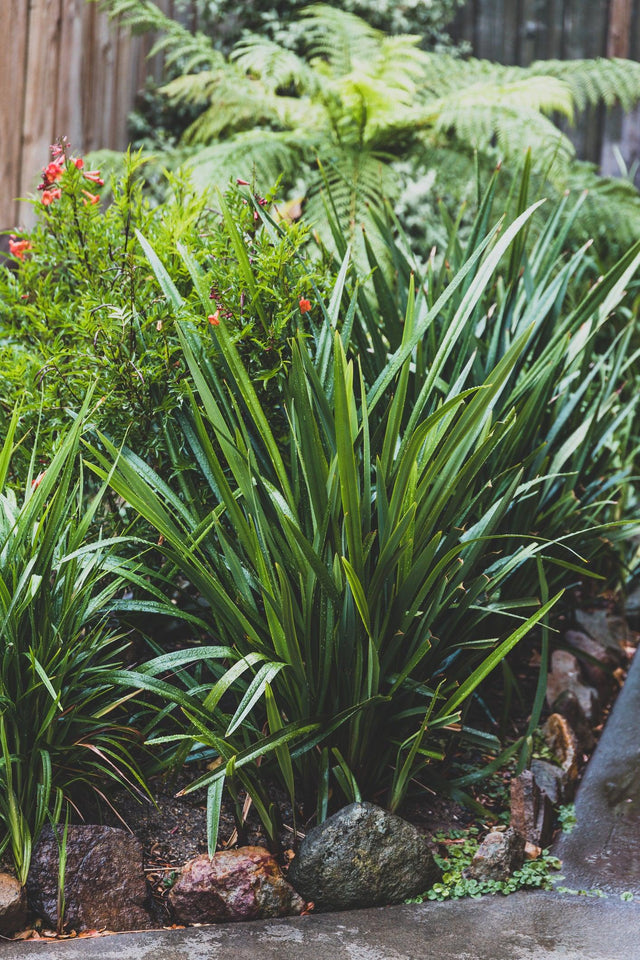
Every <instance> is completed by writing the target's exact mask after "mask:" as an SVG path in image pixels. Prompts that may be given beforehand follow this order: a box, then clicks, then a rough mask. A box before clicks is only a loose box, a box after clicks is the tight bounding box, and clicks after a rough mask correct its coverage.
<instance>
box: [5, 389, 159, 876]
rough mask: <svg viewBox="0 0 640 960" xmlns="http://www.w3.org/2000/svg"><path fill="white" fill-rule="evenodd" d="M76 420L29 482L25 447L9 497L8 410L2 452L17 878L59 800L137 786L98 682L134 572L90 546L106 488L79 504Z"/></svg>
mask: <svg viewBox="0 0 640 960" xmlns="http://www.w3.org/2000/svg"><path fill="white" fill-rule="evenodd" d="M86 412H87V411H86V408H85V410H84V411H83V413H84V414H86ZM81 422H82V421H81V419H80V418H79V419H78V420H77V421H76V423H75V425H74V426H72V427H71V428H70V429H68V431H67V433H66V435H65V436H64V438H63V439H62V441H61V443H60V445H59V448H58V450H57V452H56V453H55V455H54V456H53V458H52V459H51V461H50V462H49V463H48V464H47V466H46V469H45V470H43V471H42V472H40V473H39V474H38V476H37V477H36V476H35V472H36V470H37V466H36V463H37V459H36V448H35V445H34V447H33V454H32V457H31V464H30V467H29V471H28V474H27V478H26V481H25V484H24V490H23V491H22V492H21V493H20V494H18V495H17V494H16V493H15V492H14V491H13V490H11V489H8V487H7V477H8V474H9V471H10V468H11V459H12V454H13V451H14V437H15V431H16V429H17V425H18V416H17V413H15V414H14V416H13V418H12V420H11V423H10V426H9V430H8V434H7V438H6V440H5V443H4V446H3V448H2V450H1V451H0V618H1V619H0V647H1V656H0V746H1V751H2V756H1V760H0V788H1V789H0V826H1V828H2V829H1V832H0V848H1V849H2V850H5V849H6V848H7V847H8V848H9V851H10V853H11V856H12V858H13V863H14V866H15V870H16V874H17V876H18V878H19V879H20V881H21V883H24V882H25V880H26V876H27V873H28V870H29V862H30V858H31V849H32V844H33V843H34V842H35V841H36V839H37V837H38V834H39V832H40V830H41V829H42V827H43V826H44V824H45V823H46V822H47V821H48V820H52V821H54V822H56V821H57V819H58V817H59V815H60V811H61V808H62V805H63V803H64V802H65V801H66V802H70V801H72V800H74V799H75V800H77V798H78V796H79V795H81V794H82V793H83V792H86V790H87V789H88V788H91V789H92V790H93V791H95V793H96V795H97V796H99V797H101V798H104V797H105V795H106V796H108V795H109V793H110V792H111V790H112V789H113V786H114V784H115V785H116V786H118V787H121V786H126V787H128V788H129V789H131V790H133V791H135V792H137V793H140V794H142V793H143V791H144V789H145V787H144V783H143V780H142V778H141V774H140V771H139V769H138V763H137V761H136V759H135V756H134V755H135V754H136V753H137V752H138V750H139V747H140V746H141V736H140V734H139V732H138V731H137V730H136V729H135V728H134V727H131V726H128V725H127V714H126V712H125V711H124V709H123V707H122V704H123V700H122V692H121V691H120V692H118V691H116V689H115V688H114V687H113V686H112V685H111V684H109V682H108V681H107V680H106V679H105V678H106V676H107V673H108V671H109V670H111V669H113V668H114V667H115V666H118V665H119V664H120V663H121V662H122V658H123V655H124V650H125V648H126V647H127V646H128V641H127V639H126V635H125V634H124V633H123V632H122V628H121V626H119V624H118V623H117V621H116V620H115V619H114V618H115V616H116V611H117V609H118V598H119V597H120V596H121V594H122V588H123V586H124V585H125V584H131V583H132V582H137V583H139V584H140V583H142V576H141V575H139V565H138V564H136V563H132V562H127V561H124V560H122V561H121V560H118V559H117V558H116V557H115V555H114V547H115V546H116V542H114V541H113V540H100V539H99V540H97V541H94V542H92V543H89V542H87V532H88V529H89V526H90V524H91V520H92V517H93V516H94V514H95V512H96V511H97V510H98V508H99V505H100V501H101V498H102V493H103V492H104V491H101V492H99V493H98V494H97V495H96V496H95V497H94V498H93V499H92V500H91V502H90V503H89V504H86V503H85V502H84V498H83V482H82V476H81V474H80V475H79V474H78V472H77V471H78V460H77V454H78V444H79V438H80V434H81ZM124 606H125V607H126V604H124ZM152 606H153V604H152Z"/></svg>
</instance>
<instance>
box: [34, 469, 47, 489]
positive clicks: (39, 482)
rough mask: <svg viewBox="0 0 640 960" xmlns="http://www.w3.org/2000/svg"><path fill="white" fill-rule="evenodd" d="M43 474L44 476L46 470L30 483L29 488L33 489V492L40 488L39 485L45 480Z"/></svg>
mask: <svg viewBox="0 0 640 960" xmlns="http://www.w3.org/2000/svg"><path fill="white" fill-rule="evenodd" d="M45 474H46V470H43V471H42V473H39V474H38V476H37V477H36V478H35V480H32V481H31V486H32V487H33V489H34V490H36V489H37V488H38V487H39V486H40V484H41V483H42V481H43V480H44V478H45Z"/></svg>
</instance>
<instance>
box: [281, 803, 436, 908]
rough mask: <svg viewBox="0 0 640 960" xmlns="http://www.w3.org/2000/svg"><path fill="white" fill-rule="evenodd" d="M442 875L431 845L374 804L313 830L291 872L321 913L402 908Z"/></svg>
mask: <svg viewBox="0 0 640 960" xmlns="http://www.w3.org/2000/svg"><path fill="white" fill-rule="evenodd" d="M438 876H439V871H438V868H437V866H436V863H435V861H434V859H433V854H432V852H431V848H430V845H429V842H428V840H427V839H426V838H425V837H423V836H422V835H421V834H420V833H418V831H417V830H416V829H415V827H413V826H411V824H409V823H407V822H406V821H405V820H402V819H400V817H397V816H394V815H393V814H391V813H388V812H387V811H386V810H382V809H381V808H380V807H377V806H375V805H374V804H372V803H352V804H350V805H349V806H348V807H344V808H343V809H342V810H339V811H338V813H336V814H334V815H333V816H332V817H329V819H328V820H325V822H324V823H322V824H320V825H319V826H317V827H314V828H313V830H310V831H309V833H308V834H307V836H306V837H305V839H304V840H303V841H302V843H301V844H300V849H299V851H298V855H297V856H296V858H295V860H294V861H293V862H292V864H291V867H290V869H289V879H290V881H291V883H292V884H293V885H294V887H295V888H296V890H297V891H298V893H300V894H301V895H302V896H303V897H304V898H305V899H306V900H312V901H313V902H314V903H315V906H316V909H317V910H347V909H350V908H354V907H369V906H378V905H381V904H387V903H400V902H402V901H403V900H405V899H407V897H414V896H417V895H418V894H420V893H424V891H425V890H427V889H428V888H429V887H431V886H432V885H433V883H434V882H435V880H437V878H438Z"/></svg>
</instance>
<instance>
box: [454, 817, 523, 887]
mask: <svg viewBox="0 0 640 960" xmlns="http://www.w3.org/2000/svg"><path fill="white" fill-rule="evenodd" d="M524 843H525V841H524V837H523V836H522V835H521V834H519V833H517V832H516V831H515V830H512V829H511V828H509V829H508V830H492V831H491V833H488V834H487V836H486V837H485V838H484V840H483V841H482V843H481V844H480V846H479V847H478V849H477V851H476V853H475V854H474V857H473V860H472V861H471V863H470V865H469V866H468V867H467V869H466V870H465V876H466V877H469V878H470V879H472V880H506V879H507V878H508V877H510V876H511V874H512V873H513V872H514V870H519V869H520V867H521V866H522V864H523V863H524Z"/></svg>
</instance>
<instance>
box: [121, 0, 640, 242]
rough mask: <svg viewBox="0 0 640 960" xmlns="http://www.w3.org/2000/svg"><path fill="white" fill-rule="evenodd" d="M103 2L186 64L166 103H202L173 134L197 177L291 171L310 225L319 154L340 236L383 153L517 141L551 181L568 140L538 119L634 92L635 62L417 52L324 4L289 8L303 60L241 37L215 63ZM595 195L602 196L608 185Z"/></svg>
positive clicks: (364, 211) (374, 192) (168, 29)
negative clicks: (193, 154) (515, 60)
mask: <svg viewBox="0 0 640 960" xmlns="http://www.w3.org/2000/svg"><path fill="white" fill-rule="evenodd" d="M103 2H104V3H105V5H106V6H107V7H108V8H109V9H110V10H111V12H112V13H113V15H118V16H120V17H124V20H125V22H126V23H128V24H129V25H131V26H134V27H136V28H138V29H154V30H160V31H162V32H163V33H164V37H163V39H161V40H160V41H159V42H158V43H157V44H156V46H155V48H154V49H156V50H157V49H164V50H166V51H167V52H168V53H169V55H170V57H171V58H172V62H178V61H179V62H181V63H182V62H184V63H187V64H189V65H190V69H191V71H192V72H191V73H188V71H187V70H186V68H185V74H184V75H183V76H181V77H179V78H178V79H176V80H174V81H173V82H172V83H170V84H168V85H167V87H166V88H165V91H166V93H167V95H168V96H170V97H172V98H173V99H174V100H176V101H177V102H202V103H203V104H204V110H203V112H202V114H201V116H200V117H199V118H198V119H197V120H196V122H195V123H194V124H192V126H191V127H190V128H189V129H188V130H187V132H186V134H185V139H186V141H187V142H188V143H190V144H193V145H199V144H201V145H203V146H206V150H205V152H204V153H203V156H202V157H197V158H196V159H195V160H194V161H193V167H194V171H195V173H196V176H197V179H198V181H199V182H208V183H214V182H220V180H222V179H224V178H225V177H226V176H227V175H228V173H229V169H230V166H235V165H236V164H240V165H241V166H242V167H243V168H244V170H242V171H240V170H239V168H238V166H236V172H237V174H238V175H244V176H246V167H247V166H249V165H251V166H252V167H253V169H254V170H255V172H256V173H257V174H259V175H262V174H266V173H267V172H269V171H273V170H274V167H275V162H276V160H277V161H278V162H281V163H282V168H281V170H280V171H279V172H286V173H288V174H290V176H289V180H290V183H293V182H295V181H299V180H300V179H302V180H304V182H305V184H306V188H307V194H308V197H309V204H308V214H309V213H310V214H311V215H312V216H315V217H316V218H318V223H319V222H320V220H321V217H322V209H323V207H322V202H321V191H322V189H323V185H324V182H323V180H322V177H321V176H320V175H319V173H318V172H317V166H316V162H317V161H319V162H320V164H321V166H322V168H323V170H324V171H325V178H327V179H328V181H329V182H330V185H331V190H332V193H333V197H334V203H335V206H336V212H337V214H338V217H339V219H340V221H341V223H342V226H343V228H344V229H345V231H346V232H347V233H349V234H351V235H356V234H357V233H358V230H359V225H360V223H366V224H368V226H369V228H370V229H373V220H372V218H371V216H370V211H372V210H375V209H376V208H377V209H378V210H379V209H380V207H381V204H382V199H383V197H384V195H385V194H386V193H387V190H391V189H392V188H393V176H392V174H391V173H390V169H391V164H392V162H393V160H394V158H401V157H405V156H410V155H414V156H417V155H420V154H421V153H422V154H425V155H426V154H427V153H428V152H429V151H431V150H432V148H433V147H434V145H435V144H438V143H440V144H441V143H442V142H443V141H444V142H445V143H446V142H448V143H449V145H450V146H451V147H452V148H454V149H457V150H461V151H462V152H463V153H464V152H465V151H466V152H467V153H471V152H473V151H476V152H477V154H479V155H480V156H481V157H482V156H484V157H486V158H487V159H488V160H489V161H490V162H495V160H497V159H498V158H501V157H502V158H505V159H507V160H509V159H512V160H513V159H516V160H517V163H519V162H520V158H521V157H522V154H523V151H525V150H526V149H527V148H529V147H531V148H533V156H534V163H536V164H537V169H538V173H539V175H543V176H547V177H549V178H550V180H551V182H552V184H553V186H554V187H555V188H556V189H563V188H564V187H565V186H567V185H568V184H569V181H570V179H571V172H572V170H573V164H574V162H575V161H574V148H573V146H572V144H571V142H570V141H569V139H568V138H567V137H566V135H565V134H564V133H562V132H561V131H560V130H559V129H558V127H557V126H556V125H555V124H554V123H553V120H552V117H554V116H558V115H560V116H562V117H564V118H566V119H567V120H569V121H571V120H572V119H573V117H574V114H575V112H576V111H578V110H581V109H583V108H584V106H585V105H587V104H594V103H599V102H603V103H605V104H606V105H611V104H612V103H613V102H615V101H619V102H620V103H621V104H622V105H623V107H625V108H628V107H629V106H631V105H632V104H633V103H635V102H636V101H637V100H638V99H640V64H632V63H628V62H626V61H621V60H611V61H608V60H594V61H584V60H579V61H568V62H559V61H550V62H542V63H541V62H539V63H535V64H533V66H531V67H527V68H522V67H512V66H503V65H500V64H494V63H490V62H488V61H484V60H476V59H472V58H470V59H462V58H460V57H454V56H451V55H448V54H447V55H445V54H437V53H427V52H425V51H424V50H422V49H420V46H419V42H420V38H419V37H414V36H395V37H388V36H386V35H385V34H384V33H382V32H380V31H379V30H377V29H374V28H373V27H372V26H370V25H369V24H368V23H366V22H365V21H364V20H362V19H360V18H359V17H357V16H355V15H354V14H353V13H351V12H349V11H348V10H344V9H337V8H335V7H331V6H327V5H325V4H315V5H313V6H312V7H309V8H308V9H306V10H305V11H304V12H303V15H302V22H303V24H304V36H305V40H306V44H307V50H306V55H305V56H304V57H299V56H297V55H296V54H295V53H294V52H292V50H291V49H290V48H289V47H288V46H287V45H286V44H285V45H279V44H277V43H275V42H274V41H273V40H270V39H265V38H264V37H257V36H249V37H246V38H244V39H243V40H242V42H241V43H239V44H238V45H237V47H236V49H235V51H234V52H233V54H232V56H231V58H230V60H228V61H221V59H220V56H219V54H217V53H216V51H215V50H214V48H213V46H212V44H211V43H209V46H208V48H207V39H206V38H205V37H204V36H203V35H202V34H198V35H196V37H195V38H194V37H192V36H191V35H190V34H189V32H188V31H186V30H185V29H184V28H183V27H181V26H180V25H177V24H175V23H174V22H173V21H171V20H170V19H169V18H167V17H166V16H165V15H164V14H162V13H161V12H160V11H158V9H157V7H155V4H153V3H152V2H151V0H103ZM196 69H197V70H198V71H199V72H193V71H195V70H196ZM249 128H252V132H251V133H248V130H249ZM261 137H262V138H263V143H264V156H260V146H259V144H260V140H261ZM215 141H223V142H218V143H217V144H216V143H215ZM205 171H206V172H205ZM580 176H581V177H582V178H583V179H584V178H585V177H587V173H586V171H584V170H581V174H580ZM587 179H589V178H588V177H587ZM590 180H591V186H592V187H594V186H595V187H596V188H597V187H598V181H596V180H595V179H594V178H593V176H591V178H590ZM625 190H626V192H627V193H628V192H629V191H628V188H625ZM596 192H597V189H596ZM607 192H608V195H609V196H611V195H612V194H613V193H614V192H615V191H614V190H613V188H612V187H611V186H608V187H607ZM593 206H594V205H593V204H591V207H592V208H593ZM631 219H632V220H633V217H632V218H631Z"/></svg>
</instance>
